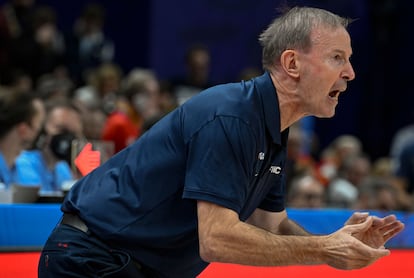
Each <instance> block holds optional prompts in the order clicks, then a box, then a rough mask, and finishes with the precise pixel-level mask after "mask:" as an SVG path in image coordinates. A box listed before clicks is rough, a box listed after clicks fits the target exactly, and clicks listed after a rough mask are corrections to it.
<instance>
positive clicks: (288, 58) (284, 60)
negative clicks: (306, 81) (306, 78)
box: [280, 49, 299, 78]
mask: <svg viewBox="0 0 414 278" xmlns="http://www.w3.org/2000/svg"><path fill="white" fill-rule="evenodd" d="M280 64H281V66H282V68H283V70H284V71H285V72H286V73H287V74H288V75H290V76H291V77H293V78H298V77H299V61H298V54H297V52H296V51H294V50H291V49H288V50H285V51H283V53H282V55H281V56H280Z"/></svg>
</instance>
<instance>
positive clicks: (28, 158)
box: [15, 150, 73, 194]
mask: <svg viewBox="0 0 414 278" xmlns="http://www.w3.org/2000/svg"><path fill="white" fill-rule="evenodd" d="M15 168H16V179H17V183H18V184H21V185H27V186H38V185H40V186H41V188H40V194H42V193H51V192H60V191H62V184H63V183H64V182H66V181H70V180H73V174H72V171H71V169H70V166H69V165H68V163H66V161H59V162H58V163H57V164H56V165H55V167H54V168H53V169H49V168H48V166H47V164H46V161H45V159H44V157H43V155H42V153H41V151H40V150H28V151H23V152H22V153H21V154H20V155H19V156H18V157H17V159H16V166H15Z"/></svg>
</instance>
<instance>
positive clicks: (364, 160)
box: [328, 154, 371, 208]
mask: <svg viewBox="0 0 414 278" xmlns="http://www.w3.org/2000/svg"><path fill="white" fill-rule="evenodd" d="M370 174H371V161H370V160H369V158H368V157H367V156H366V155H364V154H352V155H349V156H348V157H346V158H345V159H344V160H343V162H342V164H341V167H340V168H339V169H338V176H337V177H336V178H334V179H333V180H332V181H331V182H330V183H329V185H328V200H329V205H331V206H333V207H344V208H350V207H352V206H353V204H354V203H355V202H356V200H357V198H358V190H359V187H360V185H361V183H362V182H363V181H364V180H365V179H366V178H367V177H369V176H370Z"/></svg>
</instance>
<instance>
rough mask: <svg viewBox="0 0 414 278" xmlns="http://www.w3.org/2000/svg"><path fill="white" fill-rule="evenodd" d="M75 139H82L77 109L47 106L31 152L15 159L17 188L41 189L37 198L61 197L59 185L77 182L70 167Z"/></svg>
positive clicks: (58, 104) (61, 104)
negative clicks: (26, 186)
mask: <svg viewBox="0 0 414 278" xmlns="http://www.w3.org/2000/svg"><path fill="white" fill-rule="evenodd" d="M76 138H83V124H82V118H81V114H80V111H79V110H78V108H77V107H76V106H75V105H73V104H72V103H70V102H68V101H66V100H59V101H54V102H51V103H48V104H47V115H46V120H45V122H44V126H43V130H42V132H41V133H40V135H39V136H38V138H37V140H36V142H35V146H34V148H33V149H31V150H26V151H24V152H22V153H21V154H20V155H19V157H18V158H17V159H16V172H17V178H18V181H19V184H21V185H41V189H40V195H46V194H51V193H55V194H56V193H62V184H63V183H65V182H69V181H72V180H74V179H75V178H76V177H75V176H74V173H73V172H72V170H71V167H70V162H71V145H72V140H73V139H76Z"/></svg>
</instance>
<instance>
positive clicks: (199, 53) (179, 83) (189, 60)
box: [171, 44, 211, 105]
mask: <svg viewBox="0 0 414 278" xmlns="http://www.w3.org/2000/svg"><path fill="white" fill-rule="evenodd" d="M210 58H211V57H210V50H209V49H208V48H207V47H206V46H205V45H202V44H196V45H193V46H191V47H190V48H189V49H188V50H187V52H186V55H185V75H184V76H182V77H177V78H175V79H173V80H172V81H171V84H172V86H173V93H174V95H175V97H176V99H177V102H178V104H179V105H181V104H183V103H184V102H185V101H187V100H188V99H189V98H191V97H192V96H194V95H196V94H198V93H199V92H200V91H202V90H203V89H206V88H208V87H209V86H211V83H210V80H209V75H210Z"/></svg>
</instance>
